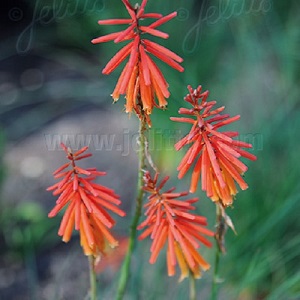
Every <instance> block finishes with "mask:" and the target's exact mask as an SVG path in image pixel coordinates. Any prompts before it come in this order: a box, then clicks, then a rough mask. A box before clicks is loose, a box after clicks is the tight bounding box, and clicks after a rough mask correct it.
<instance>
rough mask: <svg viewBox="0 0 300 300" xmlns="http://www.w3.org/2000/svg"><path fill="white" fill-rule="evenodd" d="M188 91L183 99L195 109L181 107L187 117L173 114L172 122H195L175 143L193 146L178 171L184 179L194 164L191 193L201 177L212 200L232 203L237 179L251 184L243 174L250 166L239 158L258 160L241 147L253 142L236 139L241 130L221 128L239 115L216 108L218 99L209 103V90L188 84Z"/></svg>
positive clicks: (178, 146) (249, 146)
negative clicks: (195, 87)
mask: <svg viewBox="0 0 300 300" xmlns="http://www.w3.org/2000/svg"><path fill="white" fill-rule="evenodd" d="M188 90H189V94H188V95H187V96H186V97H185V98H184V100H185V101H186V102H188V103H190V104H191V105H192V108H190V109H187V108H180V109H179V114H184V115H187V117H181V118H177V117H172V118H171V120H172V121H176V122H184V123H189V124H191V125H192V128H191V130H190V132H189V133H188V134H187V135H186V136H185V137H184V138H183V139H181V140H180V141H178V142H177V143H176V144H175V149H176V150H180V149H181V148H182V147H184V146H185V145H190V148H189V149H188V151H187V153H186V154H185V156H184V157H183V159H182V161H181V162H180V164H179V166H178V168H177V170H178V171H179V173H178V178H179V179H181V178H182V177H183V176H184V175H185V174H186V173H187V171H188V170H189V169H190V167H191V166H192V165H193V164H194V170H193V173H192V178H191V186H190V192H191V193H193V192H195V191H196V190H197V187H198V182H199V179H200V177H201V187H202V190H203V191H206V194H207V196H208V197H210V198H211V199H212V200H213V201H221V202H222V203H223V205H225V206H227V205H231V204H232V202H233V198H234V196H235V195H236V193H237V188H236V185H235V182H236V183H238V185H239V186H240V188H241V189H242V190H244V189H246V188H247V187H248V185H247V184H246V182H245V181H244V179H243V177H242V175H243V174H244V172H246V171H247V169H248V168H247V166H246V165H245V164H244V163H242V162H241V161H240V160H239V158H240V157H245V158H248V159H250V160H255V159H256V156H255V155H253V154H250V153H248V152H246V151H245V150H243V149H241V148H251V147H252V145H250V144H247V143H244V142H242V141H237V140H233V139H232V138H233V137H235V136H237V135H238V133H236V132H231V131H225V132H219V131H218V129H219V128H221V127H223V126H225V125H228V124H230V123H233V122H235V121H237V120H238V119H239V118H240V116H239V115H238V116H235V117H230V116H229V115H228V114H221V112H222V111H223V110H224V108H225V107H224V106H222V107H219V108H214V106H215V104H216V101H210V102H207V98H208V95H209V92H208V91H205V92H202V87H201V86H198V88H197V89H193V88H192V87H191V86H188Z"/></svg>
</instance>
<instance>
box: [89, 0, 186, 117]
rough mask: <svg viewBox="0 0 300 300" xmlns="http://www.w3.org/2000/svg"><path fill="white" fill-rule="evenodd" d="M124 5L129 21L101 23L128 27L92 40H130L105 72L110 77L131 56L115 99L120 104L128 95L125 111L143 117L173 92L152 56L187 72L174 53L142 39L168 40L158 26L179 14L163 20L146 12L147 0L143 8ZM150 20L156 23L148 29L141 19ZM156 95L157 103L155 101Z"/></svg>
mask: <svg viewBox="0 0 300 300" xmlns="http://www.w3.org/2000/svg"><path fill="white" fill-rule="evenodd" d="M122 2H123V3H124V5H125V7H126V9H127V11H128V13H129V15H130V19H111V20H100V21H99V22H98V23H99V24H100V25H116V24H126V25H128V28H127V29H125V30H122V31H119V32H115V33H111V34H107V35H104V36H101V37H99V38H96V39H93V40H92V43H93V44H97V43H103V42H108V41H112V40H113V41H114V42H115V43H119V42H123V41H128V40H131V41H130V42H129V43H128V44H127V45H126V46H124V47H123V48H122V49H121V50H120V51H119V52H117V53H116V54H115V55H114V56H113V58H112V59H111V60H110V61H109V62H108V64H107V65H106V66H105V68H104V69H103V71H102V73H103V74H110V73H111V72H112V71H114V70H115V69H116V68H117V67H118V66H119V65H120V64H121V63H122V62H123V61H124V60H125V59H126V58H127V57H129V60H128V62H127V63H126V65H125V67H124V69H123V71H122V73H121V75H120V77H119V80H118V82H117V85H116V87H115V90H114V91H113V93H112V97H113V99H114V101H117V100H118V99H119V96H120V95H123V94H125V95H126V105H125V107H126V112H131V111H132V110H133V109H134V110H135V111H136V113H137V114H138V115H140V114H141V109H142V110H144V111H145V112H146V113H147V114H151V111H152V109H153V107H161V108H164V107H165V106H166V105H167V101H166V98H168V97H169V95H170V93H169V91H168V83H167V81H166V80H165V78H164V76H163V74H162V72H161V71H160V70H159V68H158V67H157V65H156V64H155V62H154V61H153V60H152V58H150V56H149V53H151V54H152V55H154V56H155V57H157V58H158V59H160V60H162V61H163V62H165V63H166V64H168V65H169V66H171V67H172V68H174V69H176V70H178V71H180V72H182V71H183V70H184V69H183V67H182V66H181V65H180V64H179V63H181V62H182V61H183V59H182V58H181V57H179V56H178V55H177V54H175V53H174V52H172V51H171V50H169V49H167V48H165V47H163V46H161V45H159V44H157V43H155V42H152V41H150V40H148V39H145V38H142V36H143V35H144V34H150V35H154V36H157V37H160V38H164V39H166V38H168V34H166V33H164V32H162V31H160V30H158V29H157V27H158V26H160V25H162V24H164V23H166V22H167V21H169V20H171V19H172V18H174V17H175V16H176V15H177V13H176V12H173V13H171V14H169V15H167V16H164V17H163V16H162V15H161V14H158V13H145V6H146V4H147V0H143V1H142V4H141V5H140V6H139V5H138V4H137V5H136V6H135V7H133V6H132V5H131V4H130V3H129V1H128V0H122ZM149 18H152V19H156V21H154V22H153V23H151V24H150V25H148V26H142V25H141V24H140V22H141V20H143V19H149ZM155 95H156V97H157V99H158V104H156V102H155ZM138 96H139V97H140V98H141V102H142V103H140V104H139V103H137V97H138ZM137 104H139V105H137Z"/></svg>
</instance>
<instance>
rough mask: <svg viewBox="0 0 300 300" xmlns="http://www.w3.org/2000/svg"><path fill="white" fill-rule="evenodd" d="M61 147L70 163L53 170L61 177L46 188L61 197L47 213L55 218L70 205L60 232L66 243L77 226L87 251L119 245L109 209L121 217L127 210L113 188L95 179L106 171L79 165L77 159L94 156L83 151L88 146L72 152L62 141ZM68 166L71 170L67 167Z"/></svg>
mask: <svg viewBox="0 0 300 300" xmlns="http://www.w3.org/2000/svg"><path fill="white" fill-rule="evenodd" d="M61 147H62V148H63V149H64V151H65V152H66V154H67V158H68V159H69V160H70V162H68V163H66V164H64V165H63V166H61V167H60V168H58V169H57V170H56V171H55V172H54V173H53V175H54V178H56V179H61V180H60V181H59V182H58V183H56V184H54V185H52V186H50V187H49V188H48V189H47V190H48V191H53V195H54V196H58V195H60V196H59V197H58V199H57V201H56V205H55V207H54V208H53V209H52V210H51V212H50V213H49V215H48V216H49V217H50V218H52V217H55V216H56V215H57V214H58V212H59V211H61V210H62V209H63V208H64V207H65V206H67V205H68V207H67V209H66V211H65V213H64V216H63V219H62V221H61V224H60V228H59V230H58V235H60V236H62V239H63V241H64V242H66V243H67V242H68V241H69V240H70V239H71V235H72V232H73V229H74V228H75V229H76V230H78V231H80V244H81V246H82V248H83V252H84V254H85V255H94V256H95V257H97V256H99V255H101V254H104V252H105V247H106V244H107V243H108V244H109V245H110V246H111V247H115V246H117V245H118V241H117V240H116V239H115V238H114V237H113V236H112V234H111V233H110V232H109V229H110V228H112V227H113V226H114V225H115V221H114V220H113V219H112V217H111V216H110V215H109V214H108V212H107V210H111V211H113V212H114V213H116V214H118V215H119V216H122V217H123V216H125V212H123V211H122V210H121V209H120V208H118V207H117V206H116V205H119V204H120V203H121V201H120V200H119V196H118V195H116V194H115V193H114V191H113V190H111V189H109V188H107V187H105V186H102V185H100V184H97V183H94V180H95V179H96V178H97V177H98V176H103V175H105V174H106V173H105V172H99V171H97V169H96V168H90V169H82V168H80V167H79V166H77V165H76V162H77V161H78V160H81V159H83V158H86V157H90V156H91V155H92V154H91V153H86V154H84V152H85V151H86V150H87V149H88V147H83V148H82V149H80V150H79V151H77V152H75V153H72V151H71V149H70V148H67V147H66V146H65V145H64V144H63V143H62V144H61ZM68 167H70V168H71V169H69V170H68V169H67V168H68Z"/></svg>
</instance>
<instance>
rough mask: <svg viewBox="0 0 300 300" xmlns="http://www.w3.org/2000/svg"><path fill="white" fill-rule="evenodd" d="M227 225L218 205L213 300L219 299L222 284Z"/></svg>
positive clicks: (212, 288)
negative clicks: (222, 263)
mask: <svg viewBox="0 0 300 300" xmlns="http://www.w3.org/2000/svg"><path fill="white" fill-rule="evenodd" d="M226 228H227V225H226V223H225V220H224V218H223V211H222V207H221V204H220V203H216V234H215V240H216V254H215V265H214V275H213V282H212V287H211V300H217V299H218V285H219V283H220V278H219V267H220V256H221V254H222V253H225V252H226V249H225V232H226Z"/></svg>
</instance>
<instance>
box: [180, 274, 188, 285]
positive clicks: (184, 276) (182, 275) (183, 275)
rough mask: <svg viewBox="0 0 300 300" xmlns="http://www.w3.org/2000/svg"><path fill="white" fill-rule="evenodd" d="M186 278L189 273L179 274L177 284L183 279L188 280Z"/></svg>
mask: <svg viewBox="0 0 300 300" xmlns="http://www.w3.org/2000/svg"><path fill="white" fill-rule="evenodd" d="M188 277H189V273H185V274H181V275H180V277H179V279H178V283H180V282H182V281H183V280H184V279H185V278H188Z"/></svg>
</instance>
